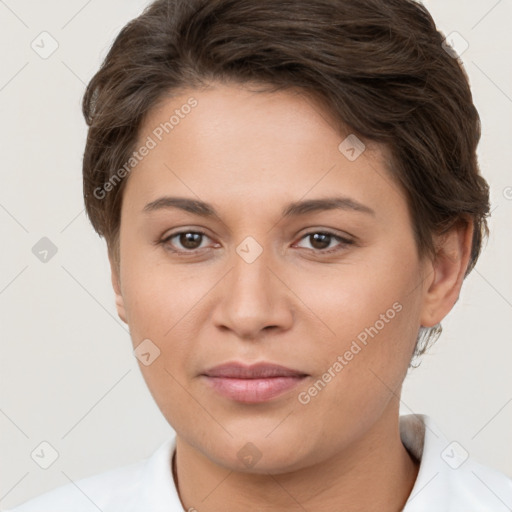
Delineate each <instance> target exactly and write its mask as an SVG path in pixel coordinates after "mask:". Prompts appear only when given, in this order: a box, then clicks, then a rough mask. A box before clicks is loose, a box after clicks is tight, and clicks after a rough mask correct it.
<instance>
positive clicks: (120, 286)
mask: <svg viewBox="0 0 512 512" xmlns="http://www.w3.org/2000/svg"><path fill="white" fill-rule="evenodd" d="M190 97H194V98H195V99H196V100H197V101H198V105H197V107H195V108H194V109H193V110H192V111H191V113H190V114H188V115H187V116H185V117H184V119H182V120H180V123H179V124H178V125H177V126H175V128H174V129H173V131H172V132H171V133H169V134H168V135H166V136H165V137H164V138H163V139H162V141H161V142H160V143H159V144H158V145H157V147H155V148H154V149H152V150H151V151H150V152H149V154H148V155H147V156H146V157H145V158H144V159H143V160H142V161H141V162H140V163H139V164H138V165H137V166H136V167H135V169H134V170H133V171H132V173H131V174H130V176H129V178H128V181H127V183H126V188H125V189H124V193H123V194H124V195H123V206H122V211H121V228H120V265H119V268H118V266H117V265H116V262H115V261H114V260H113V258H112V257H110V262H111V268H112V284H113V287H114V290H115V293H116V304H117V310H118V314H119V316H120V317H121V318H122V319H123V320H124V321H125V322H126V323H127V324H128V325H129V328H130V333H131V337H132V342H133V345H134V347H136V346H137V345H138V344H139V343H141V341H142V340H144V339H150V340H151V341H152V342H153V343H154V344H155V345H156V346H157V347H158V348H159V350H160V356H159V357H157V358H156V359H155V360H154V361H153V362H152V363H151V364H150V365H148V366H145V365H143V364H140V363H139V364H140V368H141V372H142V374H143V376H144V379H145V381H146V383H147V385H148V387H149V389H150V391H151V393H152V395H153V397H154V399H155V401H156V403H157V404H158V406H159V408H160V410H161V411H162V413H163V415H164V416H165V418H166V419H167V421H168V422H169V424H170V425H172V427H173V428H174V430H175V431H176V435H177V449H176V457H175V464H176V468H175V474H174V477H175V480H176V481H177V485H178V489H179V494H180V499H181V501H182V505H183V507H184V509H185V510H189V509H190V508H192V507H193V508H195V509H197V510H198V511H199V512H203V511H205V512H214V511H221V510H222V511H224V512H225V511H226V510H233V511H235V510H236V511H237V512H240V511H254V510H265V511H267V512H271V511H276V512H277V511H285V510H286V511H287V510H322V511H327V512H328V511H339V510H340V504H342V505H343V509H344V510H350V511H351V512H353V511H365V512H368V511H374V510H375V511H379V512H387V511H390V512H391V511H397V510H400V509H401V508H402V507H403V506H404V505H405V502H406V501H407V498H408V497H409V495H410V492H411V490H412V487H413V485H414V481H415V479H416V476H417V471H418V463H417V462H416V461H415V460H414V459H413V458H412V457H411V456H410V455H409V454H408V452H407V450H406V449H405V448H404V446H403V444H402V443H401V440H400V435H399V397H400V392H401V386H402V382H403V379H404V377H405V375H406V372H407V368H408V365H409V362H410V359H411V355H412V352H413V349H414V345H415V342H416V337H417V334H418V329H419V327H420V326H425V327H430V326H434V325H436V324H437V323H439V322H440V321H441V320H442V319H443V318H444V317H445V316H446V314H447V313H448V312H449V311H450V310H451V308H452V307H453V305H454V303H455V302H456V300H457V298H458V296H459V292H460V288H461V285H462V281H463V276H464V270H465V269H466V267H467V264H468V261H469V255H470V253H469V250H470V245H471V236H472V229H473V228H472V225H471V224H469V225H463V226H459V227H457V228H454V229H453V230H452V231H451V232H450V233H448V234H447V235H446V236H444V237H442V238H440V237H439V238H437V239H436V242H437V246H438V251H439V252H438V256H437V258H436V259H435V261H430V260H429V259H424V260H420V259H419V258H418V253H417V248H416V245H415V242H414V237H413V231H412V220H411V217H410V214H409V211H408V208H407V203H406V198H405V195H404V193H403V192H402V190H401V189H400V188H399V186H398V185H397V184H396V183H395V182H394V180H393V178H392V177H391V174H390V172H389V170H388V169H387V163H386V162H387V154H386V148H383V147H380V146H378V145H371V146H370V145H367V147H366V150H365V151H364V152H363V153H362V154H361V155H360V156H359V158H357V159H356V160H355V161H349V160H348V159H347V158H346V157H345V155H344V154H342V153H341V152H340V151H339V150H338V145H339V144H340V142H341V141H342V140H343V139H344V138H345V137H346V135H348V133H345V134H340V133H339V131H338V130H336V129H335V128H334V126H335V123H334V121H333V120H332V119H330V118H329V116H328V115H327V113H326V112H325V111H323V110H322V107H321V105H320V104H318V103H316V102H315V101H313V99H312V98H310V97H306V96H304V95H303V94H299V93H298V92H297V91H291V90H288V91H281V92H277V93H255V92H252V91H250V90H248V89H247V87H242V86H241V85H235V84H230V85H228V84H219V83H215V84H211V87H210V88H207V89H202V90H189V91H182V92H181V93H180V94H179V95H178V96H176V97H174V98H166V99H165V101H164V102H163V103H162V104H161V105H160V106H159V107H158V108H156V109H154V110H153V111H152V112H151V113H150V115H149V116H148V117H147V118H146V120H145V122H144V124H143V126H142V127H141V130H140V141H141V142H143V141H144V140H146V137H147V136H148V135H151V133H152V131H153V130H154V129H155V127H157V126H158V125H159V124H160V123H161V122H163V121H165V120H167V119H169V116H170V115H172V113H173V112H174V110H175V109H176V108H180V106H181V105H183V104H185V103H186V102H187V100H188V99H189V98H190ZM339 195H343V196H347V197H350V198H352V199H353V200H356V201H358V202H360V203H363V204H364V205H366V206H368V207H370V208H371V209H373V210H374V212H375V214H374V215H370V214H366V213H361V212H357V211H353V210H341V209H336V210H323V211H318V212H311V213H307V214H305V215H301V216H297V217H290V218H282V217H281V211H282V210H283V208H284V207H285V206H286V205H288V204H289V203H290V202H293V201H298V200H308V199H318V198H326V197H332V196H339ZM162 196H178V197H185V198H190V199H196V200H201V201H205V202H207V203H210V204H211V205H212V206H213V207H214V208H215V209H216V211H217V213H218V216H217V217H212V218H205V217H202V216H199V215H196V214H192V213H189V212H186V211H183V210H180V209H177V208H164V209H159V210H155V211H152V212H150V213H148V212H143V209H144V206H145V205H146V204H148V203H150V202H152V201H154V200H156V199H158V198H160V197H162ZM180 231H185V232H197V231H203V232H205V233H206V236H203V237H202V238H201V237H199V239H198V240H196V241H195V242H194V239H192V240H193V241H192V243H191V242H190V241H188V244H187V239H186V238H184V237H180V236H176V237H174V238H172V239H171V241H168V242H166V243H165V244H162V243H159V242H160V241H161V240H163V239H164V238H167V237H169V236H170V235H172V234H173V233H176V232H180ZM325 231H328V232H331V233H334V234H335V235H339V236H342V237H345V238H349V239H351V240H353V241H354V242H355V243H354V244H353V245H343V244H341V243H340V242H339V240H337V239H336V238H335V237H332V238H330V239H329V238H327V241H325V242H323V245H322V242H318V241H316V242H315V240H314V239H313V238H312V237H311V236H305V235H307V234H309V235H311V234H312V233H322V232H325ZM248 236H251V237H253V238H254V239H255V240H256V241H257V243H258V244H259V245H260V246H261V248H262V253H261V254H260V255H259V257H258V258H257V259H256V260H255V261H253V262H252V263H248V262H247V261H245V260H244V259H243V258H242V257H241V256H240V255H239V254H238V253H237V251H236V249H237V247H238V246H239V245H240V243H241V242H242V241H243V240H244V239H245V238H246V237H248ZM194 243H195V245H194ZM172 249H174V250H175V251H181V252H182V253H186V252H187V251H188V254H185V255H178V254H176V253H174V252H172ZM329 249H338V250H337V251H336V252H331V253H330V254H324V253H325V251H326V250H329ZM251 250H252V249H251ZM322 251H323V252H322ZM397 302H398V303H399V304H400V305H401V306H402V309H401V311H400V312H399V313H396V315H395V316H394V318H393V319H392V320H389V322H387V323H386V324H385V326H384V327H383V328H382V329H380V330H379V332H378V334H377V335H375V336H374V337H373V338H369V340H368V344H367V345H366V346H364V347H363V348H362V350H361V351H360V352H359V353H357V355H355V356H354V357H353V359H352V360H351V361H349V362H348V364H347V365H346V366H344V368H343V370H342V371H341V372H339V373H338V374H337V375H336V377H334V378H333V379H332V380H331V381H330V382H329V383H328V384H327V385H326V386H325V388H323V389H322V390H321V391H320V392H318V394H317V395H316V396H314V397H312V398H311V400H310V402H309V403H307V404H305V405H304V404H302V403H300V402H299V400H298V395H299V393H300V392H304V391H307V390H308V389H309V388H310V387H311V386H312V384H313V383H314V382H316V381H318V379H319V378H321V377H322V375H323V374H324V373H325V372H326V371H327V370H328V369H329V368H330V367H332V366H333V363H334V362H335V361H336V360H337V357H338V356H339V355H343V354H344V353H345V352H346V351H347V350H348V349H349V348H350V346H351V344H352V342H353V340H355V339H356V338H357V336H358V334H360V333H361V332H362V331H364V329H365V328H367V327H370V326H374V325H375V323H376V321H377V320H379V318H381V317H380V315H381V314H383V313H386V311H387V310H389V309H390V308H392V305H393V304H394V303H397ZM228 361H238V362H245V363H247V364H251V363H255V362H259V361H270V362H273V363H277V364H281V365H283V366H287V367H291V368H295V369H299V370H301V371H303V372H304V373H306V374H308V375H309V376H308V377H307V378H306V379H305V380H304V381H303V382H301V384H300V385H299V387H297V388H295V389H293V390H292V391H290V392H287V393H285V394H284V395H282V396H280V397H278V398H276V399H273V400H271V401H269V402H266V403H260V404H244V403H239V402H236V401H233V400H230V399H228V398H225V397H223V396H221V395H219V394H218V393H216V392H215V391H214V390H212V389H211V388H210V387H208V386H207V385H205V383H204V380H203V379H202V378H201V377H200V374H201V373H202V372H204V371H205V370H206V369H207V368H211V367H212V366H215V365H218V364H221V363H224V362H228ZM248 442H251V443H252V444H253V445H254V446H255V447H256V450H257V453H258V454H260V455H261V458H260V459H259V460H258V461H257V463H256V464H254V465H252V466H250V467H249V466H248V465H247V464H246V463H244V462H243V461H242V460H241V459H240V458H239V456H238V455H237V454H238V453H239V452H240V450H241V449H243V447H244V446H245V445H246V444H247V443H248ZM245 450H247V448H245ZM242 453H245V452H242ZM169 465H170V466H171V461H169ZM227 504H229V505H227Z"/></svg>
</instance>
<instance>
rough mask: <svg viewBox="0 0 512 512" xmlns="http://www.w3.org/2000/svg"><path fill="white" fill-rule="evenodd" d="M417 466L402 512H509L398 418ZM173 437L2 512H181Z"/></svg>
mask: <svg viewBox="0 0 512 512" xmlns="http://www.w3.org/2000/svg"><path fill="white" fill-rule="evenodd" d="M400 435H401V439H402V443H403V444H404V446H405V447H406V448H407V450H408V451H409V452H410V453H411V454H412V455H413V456H414V457H416V458H417V459H418V460H421V462H420V469H419V473H418V476H417V479H416V482H415V484H414V487H413V490H412V492H411V494H410V496H409V499H408V501H407V503H406V505H405V508H404V509H403V512H505V511H508V512H510V511H511V510H512V479H510V478H509V477H507V476H506V475H505V474H503V473H500V472H499V471H496V470H494V469H491V468H488V467H486V466H483V465H481V464H479V463H477V462H475V461H474V460H472V459H471V458H468V457H467V452H465V450H464V449H463V448H462V447H461V446H460V445H459V444H458V443H456V442H452V443H450V442H449V441H448V440H447V439H446V437H445V436H444V435H443V434H442V433H441V431H440V430H439V428H438V427H437V425H436V424H435V423H434V422H433V421H432V420H431V419H430V417H429V416H425V415H413V414H410V415H405V416H400ZM175 443H176V438H175V435H174V434H173V436H172V437H171V438H170V439H168V440H167V441H166V442H164V443H163V444H162V445H161V446H160V447H159V448H158V449H157V450H156V451H155V452H154V453H153V454H152V455H151V456H150V457H149V458H147V459H144V460H141V461H139V462H135V463H133V464H130V465H128V466H122V467H119V468H116V469H112V470H110V471H106V472H103V473H99V474H97V475H93V476H90V477H86V478H82V479H81V480H78V481H76V482H75V483H69V484H66V485H62V486H61V487H58V488H56V489H54V490H51V491H48V492H46V493H44V494H42V495H40V496H38V497H36V498H33V499H31V500H29V501H26V502H25V503H23V504H22V505H20V506H18V507H16V508H14V509H11V510H10V511H5V512H98V510H101V511H102V512H183V510H184V509H183V507H182V505H181V502H180V499H179V497H178V492H177V490H176V486H175V483H174V479H173V476H172V470H171V459H172V456H173V454H174V450H175Z"/></svg>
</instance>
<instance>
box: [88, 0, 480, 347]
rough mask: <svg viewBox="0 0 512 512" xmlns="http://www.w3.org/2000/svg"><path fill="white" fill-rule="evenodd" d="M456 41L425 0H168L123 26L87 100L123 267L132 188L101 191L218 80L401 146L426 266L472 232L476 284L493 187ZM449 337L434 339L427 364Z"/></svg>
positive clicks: (99, 207)
mask: <svg viewBox="0 0 512 512" xmlns="http://www.w3.org/2000/svg"><path fill="white" fill-rule="evenodd" d="M443 40H444V36H443V34H442V33H441V32H440V31H438V30H437V28H436V26H435V23H434V21H433V19H432V17H431V16H430V14H429V13H428V11H427V10H426V9H425V7H424V6H423V5H421V4H419V3H416V2H414V1H412V0H257V1H255V0H156V1H155V2H153V3H151V4H150V5H149V6H148V7H147V8H146V9H145V10H144V12H143V13H142V14H141V15H140V16H139V17H137V18H135V19H134V20H132V21H130V22H129V23H128V24H127V25H126V26H125V27H124V28H123V29H122V30H121V32H120V33H119V35H118V36H117V38H116V39H115V41H114V43H113V45H112V47H111V48H110V50H109V52H108V54H107V56H106V58H105V60H104V62H103V64H102V66H101V69H100V70H99V71H98V72H97V73H96V74H95V75H94V77H93V78H92V79H91V81H90V83H89V84H88V86H87V90H86V92H85V95H84V98H83V113H84V116H85V119H86V122H87V124H88V125H89V131H88V137H87V143H86V147H85V153H84V158H83V184H84V198H85V206H86V210H87V214H88V216H89V219H90V220H91V222H92V225H93V226H94V229H95V230H96V231H97V233H98V234H99V235H100V236H104V237H105V239H106V241H107V245H108V249H109V253H110V254H111V255H112V256H113V258H114V261H117V262H119V228H120V212H121V204H122V195H123V194H122V191H123V188H124V187H123V186H124V183H125V182H126V178H125V179H124V180H121V181H120V183H119V185H118V186H115V187H110V188H112V190H110V191H109V193H108V194H99V193H98V190H104V189H103V188H102V187H104V185H105V184H106V183H108V182H109V180H110V182H111V180H112V179H113V178H115V177H116V173H118V171H119V169H121V168H122V167H123V165H125V164H126V162H127V161H128V160H129V159H130V156H131V154H132V153H133V151H134V148H135V144H136V142H137V138H138V135H139V131H140V127H141V125H142V123H143V121H144V119H145V117H146V116H147V114H148V112H149V111H150V110H151V109H152V108H154V107H155V106H156V105H157V103H158V102H159V101H161V100H162V98H164V97H165V96H167V95H169V94H175V93H178V91H180V90H184V89H190V88H200V87H207V86H208V84H209V83H212V82H213V81H220V82H229V81H231V82H236V83H240V84H247V83H260V84H266V85H267V86H269V87H271V88H273V89H272V90H279V89H290V88H300V89H302V90H304V92H305V93H308V94H310V95H311V96H316V97H318V98H320V99H321V100H322V101H323V103H324V104H325V106H326V108H328V111H329V113H330V114H331V116H332V117H333V118H334V119H337V120H339V122H340V123H341V124H342V125H343V126H346V127H348V128H349V129H350V132H351V133H353V134H355V135H356V136H357V137H359V138H360V139H361V140H363V141H369V142H371V141H375V142H378V143H382V144H384V145H385V147H386V148H388V149H389V151H390V155H391V158H392V165H391V170H392V173H393V176H394V177H395V179H396V181H397V182H398V183H400V184H401V186H402V188H403V190H404V192H405V194H406V196H407V201H408V205H409V209H410V212H411V217H412V219H413V225H414V236H415V240H416V244H417V248H418V253H419V255H420V257H422V258H423V257H425V256H427V255H429V256H430V257H435V247H434V244H433V238H432V237H433V234H436V233H441V232H444V231H446V230H449V229H450V228H451V227H453V226H454V225H455V224H456V223H458V222H466V223H467V222H472V223H473V225H474V235H473V242H472V249H471V257H470V261H469V264H468V267H467V269H466V274H465V275H467V274H468V273H469V272H470V271H471V270H472V269H473V267H474V265H475V263H476V261H477V259H478V256H479V254H480V251H481V246H482V241H483V238H484V237H485V236H488V234H489V231H488V226H487V222H486V216H488V214H489V213H488V212H489V187H488V184H487V182H486V181H485V180H484V179H483V178H482V176H481V175H480V174H479V169H478V163H477V156H476V147H477V144H478V141H479V139H480V119H479V116H478V112H477V110H476V108H475V106H474V105H473V101H472V95H471V91H470V87H469V84H468V79H467V75H466V73H465V71H464V69H463V67H462V64H461V63H460V61H459V60H458V59H457V58H455V57H456V56H455V55H454V54H453V53H452V54H450V53H449V52H448V51H446V50H445V48H444V47H443ZM422 330H423V328H422ZM440 332H441V327H440V325H439V326H436V327H435V328H431V329H429V330H427V331H426V332H423V334H427V336H424V338H425V339H424V340H423V344H421V343H420V338H421V336H420V337H419V338H418V343H417V346H416V351H415V353H416V355H421V354H422V353H423V352H424V351H425V350H426V348H427V342H428V341H429V339H431V338H432V336H433V335H434V336H435V335H438V334H440ZM420 334H421V333H420ZM436 337H437V336H436Z"/></svg>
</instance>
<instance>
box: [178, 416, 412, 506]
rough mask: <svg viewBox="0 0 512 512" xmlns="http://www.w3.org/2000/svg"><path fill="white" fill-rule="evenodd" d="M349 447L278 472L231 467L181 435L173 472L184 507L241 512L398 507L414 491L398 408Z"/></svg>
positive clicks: (410, 461)
mask: <svg viewBox="0 0 512 512" xmlns="http://www.w3.org/2000/svg"><path fill="white" fill-rule="evenodd" d="M391 413H392V414H390V413H387V414H385V415H383V416H382V417H381V418H380V419H379V420H378V421H377V423H376V424H374V425H373V426H372V428H371V429H370V430H369V431H368V432H366V433H365V435H364V436H362V437H361V438H360V439H358V440H357V441H356V442H354V443H353V444H352V445H351V446H350V447H349V448H348V449H346V450H344V451H343V452H341V453H335V454H333V455H332V457H330V458H329V459H327V460H324V461H322V463H321V464H317V465H315V466H309V467H306V468H303V469H300V470H298V471H294V472H290V473H279V474H269V473H267V474H264V475H262V474H251V473H239V472H235V471H230V470H228V469H226V468H223V467H219V466H218V465H216V464H214V463H212V462H211V461H210V460H209V459H207V458H206V457H205V456H204V455H203V454H201V453H200V452H198V451H197V450H196V449H195V448H194V447H192V446H190V445H189V444H187V443H186V442H185V441H184V440H182V439H181V438H180V437H179V436H177V438H176V456H175V457H174V459H173V473H174V479H175V483H176V487H177V488H178V489H179V495H180V499H181V501H182V505H183V506H184V509H185V510H198V511H201V512H221V511H222V512H225V511H226V510H227V509H226V504H229V509H230V510H237V512H246V511H247V512H252V511H254V510H262V511H263V510H264V511H265V512H278V511H279V512H283V511H288V510H290V511H292V510H294V511H295V510H322V511H325V512H331V511H332V512H338V511H339V510H340V506H341V505H342V506H343V509H344V510H350V511H351V512H358V511H361V512H363V511H364V512H373V511H376V512H377V511H378V512H397V511H400V510H402V508H403V507H404V506H405V503H406V501H407V499H408V497H409V495H410V493H411V491H412V488H413V486H414V482H415V480H416V476H417V474H418V469H419V462H417V461H416V460H415V459H414V458H412V457H411V456H410V454H409V453H408V451H407V450H406V449H405V447H404V446H403V444H402V442H401V439H400V431H399V417H398V408H397V407H393V408H391Z"/></svg>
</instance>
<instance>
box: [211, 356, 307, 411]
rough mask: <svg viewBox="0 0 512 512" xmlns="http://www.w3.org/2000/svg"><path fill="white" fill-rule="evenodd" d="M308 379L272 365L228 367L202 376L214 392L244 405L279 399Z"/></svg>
mask: <svg viewBox="0 0 512 512" xmlns="http://www.w3.org/2000/svg"><path fill="white" fill-rule="evenodd" d="M308 376H309V375H308V374H307V373H304V372H301V371H299V370H295V369H292V368H286V367H285V366H281V365H277V364H273V363H257V364H254V365H245V364H241V363H226V364H222V365H220V366H215V367H214V368H211V369H209V370H207V371H205V372H204V373H202V374H201V377H202V378H203V379H204V380H205V382H206V384H207V385H209V386H210V387H211V388H212V389H213V390H214V391H215V392H217V393H219V394H220V395H222V396H224V397H225V398H228V399H231V400H234V401H236V402H242V403H261V402H267V401H269V400H272V399H274V398H277V397H279V396H281V395H283V394H285V393H287V392H289V391H291V390H292V389H294V388H295V387H297V386H298V385H299V384H300V383H301V382H302V381H303V380H304V379H305V378H306V377H308Z"/></svg>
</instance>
